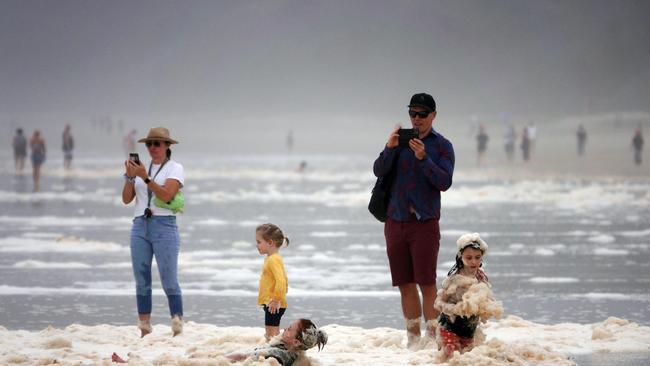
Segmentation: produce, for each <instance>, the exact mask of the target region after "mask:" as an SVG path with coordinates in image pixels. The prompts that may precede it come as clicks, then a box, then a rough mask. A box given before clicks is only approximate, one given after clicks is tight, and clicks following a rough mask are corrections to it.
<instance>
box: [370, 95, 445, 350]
mask: <svg viewBox="0 0 650 366" xmlns="http://www.w3.org/2000/svg"><path fill="white" fill-rule="evenodd" d="M408 108H409V109H408V113H409V117H410V119H411V125H412V127H413V128H414V129H416V130H417V133H418V138H412V139H410V140H409V141H408V147H406V146H400V145H399V130H400V127H399V126H398V127H396V128H395V129H394V130H393V131H392V132H391V133H390V136H389V137H388V142H387V143H386V146H385V148H384V150H383V151H382V152H381V153H380V154H379V157H378V158H377V160H375V164H374V167H373V170H374V173H375V175H376V176H377V177H383V176H385V175H387V174H388V173H389V172H390V170H391V169H397V172H396V177H395V180H394V183H393V185H392V187H391V191H390V192H391V198H390V201H389V203H388V212H387V216H388V218H387V219H386V222H385V224H384V235H385V237H386V252H387V254H388V262H389V264H390V272H391V278H392V283H393V286H397V287H399V291H400V295H401V299H402V312H403V314H404V317H405V318H406V330H407V332H406V334H407V346H408V347H409V348H413V347H417V345H418V344H419V343H420V334H421V333H420V323H421V319H420V318H421V316H422V315H424V321H425V324H426V335H427V337H430V338H435V329H436V325H437V320H436V318H437V317H438V312H437V311H436V310H435V309H434V308H433V303H434V301H435V299H436V269H437V261H438V250H439V248H440V226H439V225H438V221H439V219H440V192H442V191H446V190H447V189H448V188H449V187H450V186H451V182H452V176H453V172H454V148H453V146H452V144H451V142H449V141H448V140H447V139H446V138H444V137H443V136H442V135H441V134H439V133H438V132H436V131H435V130H434V129H433V128H432V125H433V120H434V119H435V118H436V102H435V100H434V99H433V97H432V96H431V95H429V94H426V93H419V94H415V95H413V97H412V98H411V102H410V103H409V105H408ZM396 159H397V161H396ZM395 162H396V163H397V164H394V163H395ZM393 167H394V168H393ZM418 287H419V288H420V292H421V293H422V301H420V294H419V293H418Z"/></svg>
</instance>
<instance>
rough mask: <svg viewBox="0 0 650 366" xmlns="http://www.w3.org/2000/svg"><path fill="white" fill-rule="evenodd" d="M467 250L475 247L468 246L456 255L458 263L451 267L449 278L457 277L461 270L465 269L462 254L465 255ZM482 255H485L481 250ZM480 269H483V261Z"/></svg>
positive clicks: (448, 273)
mask: <svg viewBox="0 0 650 366" xmlns="http://www.w3.org/2000/svg"><path fill="white" fill-rule="evenodd" d="M467 248H473V247H472V246H471V245H468V246H466V247H465V248H463V250H461V251H460V252H458V254H456V263H454V266H453V267H451V269H450V270H449V272H447V277H449V276H451V275H455V274H456V273H458V271H460V270H461V269H462V268H463V267H464V265H463V258H462V254H463V252H464V251H465V249H467ZM479 250H480V249H479ZM481 253H483V251H482V250H481ZM480 267H483V261H481V264H479V268H480Z"/></svg>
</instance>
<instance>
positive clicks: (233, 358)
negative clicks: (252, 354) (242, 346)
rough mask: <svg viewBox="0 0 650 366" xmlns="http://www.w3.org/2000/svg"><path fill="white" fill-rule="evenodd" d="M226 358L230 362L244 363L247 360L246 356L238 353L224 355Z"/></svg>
mask: <svg viewBox="0 0 650 366" xmlns="http://www.w3.org/2000/svg"><path fill="white" fill-rule="evenodd" d="M226 358H227V359H229V360H231V361H244V360H245V359H247V358H248V355H246V354H245V353H240V352H233V353H229V354H227V355H226Z"/></svg>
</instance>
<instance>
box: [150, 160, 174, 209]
mask: <svg viewBox="0 0 650 366" xmlns="http://www.w3.org/2000/svg"><path fill="white" fill-rule="evenodd" d="M168 161H169V158H167V159H165V161H163V163H162V164H160V167H159V168H158V170H157V171H156V174H154V176H153V178H151V180H154V179H156V176H157V175H158V173H160V171H161V170H162V168H163V167H164V166H165V164H167V162H168ZM152 166H153V161H152V162H151V163H149V176H151V167H152ZM151 197H153V192H152V191H151V189H149V186H147V208H151Z"/></svg>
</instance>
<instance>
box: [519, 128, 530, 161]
mask: <svg viewBox="0 0 650 366" xmlns="http://www.w3.org/2000/svg"><path fill="white" fill-rule="evenodd" d="M521 154H522V157H523V159H524V162H526V161H528V160H530V136H529V135H528V129H527V128H524V130H523V132H522V134H521Z"/></svg>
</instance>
